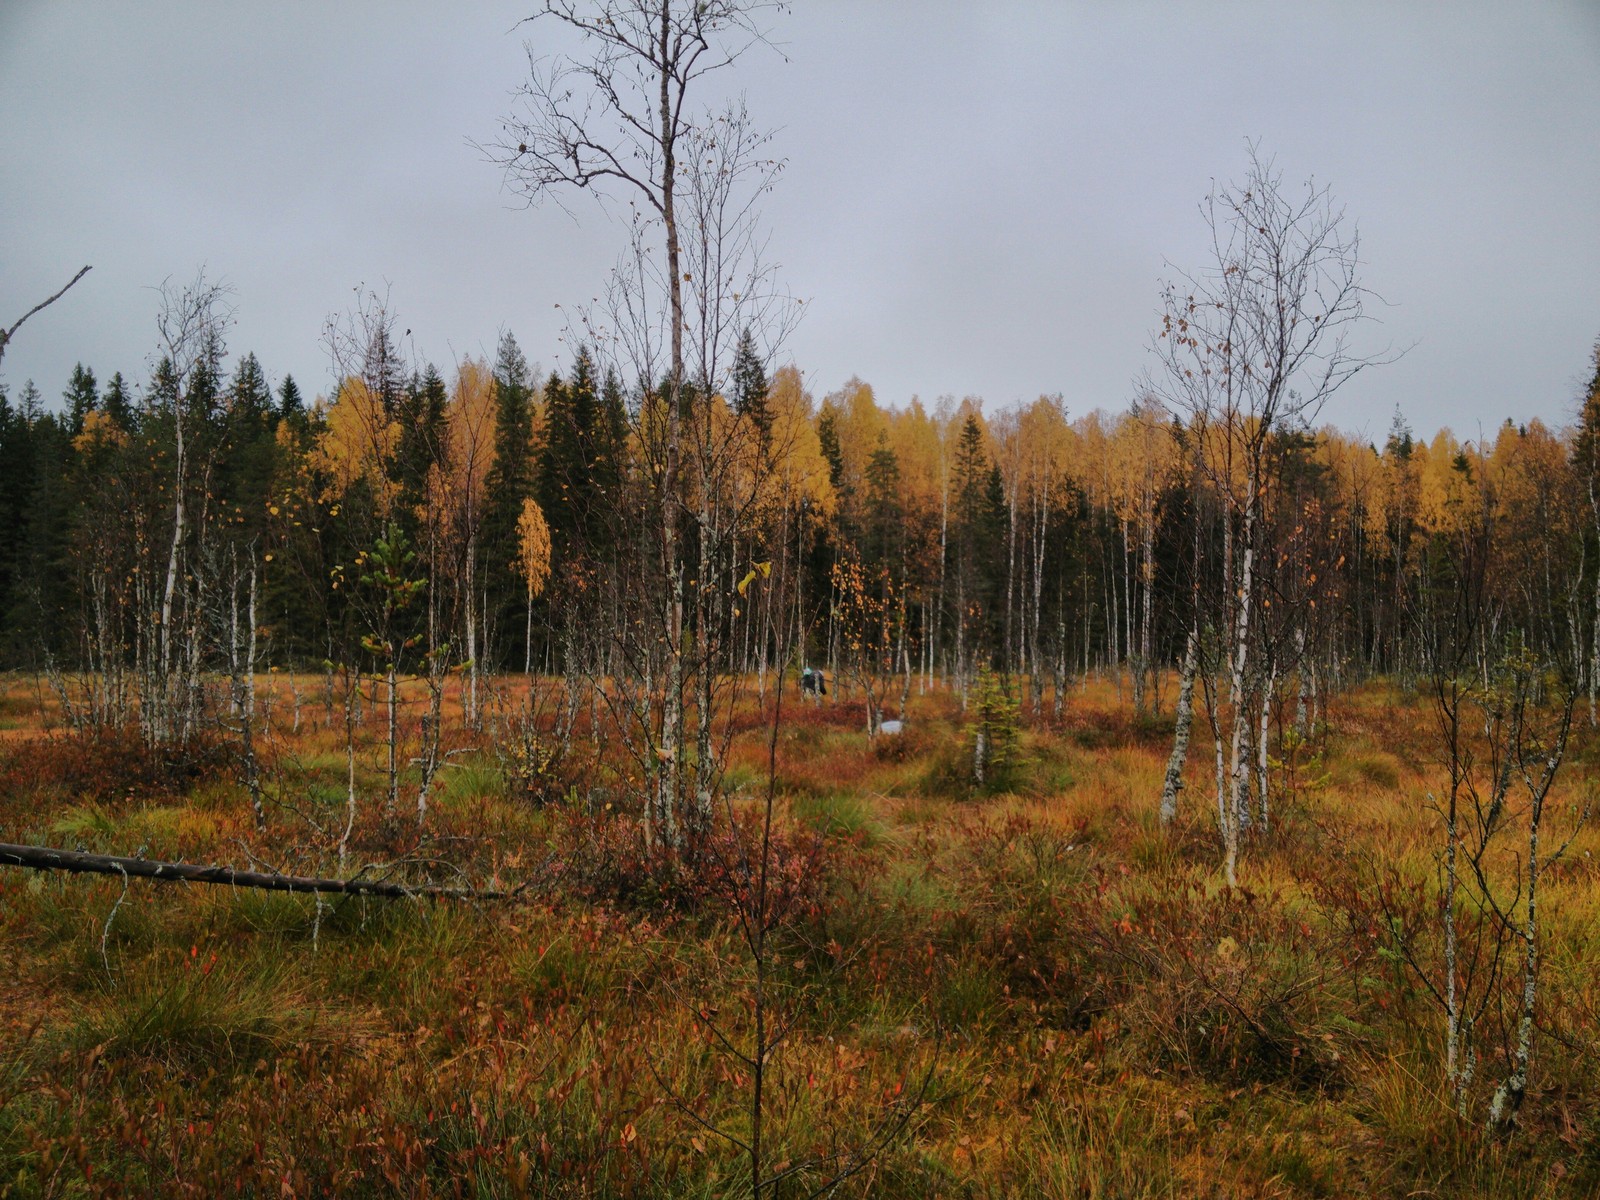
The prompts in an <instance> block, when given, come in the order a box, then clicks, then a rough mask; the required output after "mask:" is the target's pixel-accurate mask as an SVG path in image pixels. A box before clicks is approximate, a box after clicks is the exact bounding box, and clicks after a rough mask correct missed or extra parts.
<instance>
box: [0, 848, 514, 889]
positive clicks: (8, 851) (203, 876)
mask: <svg viewBox="0 0 1600 1200" xmlns="http://www.w3.org/2000/svg"><path fill="white" fill-rule="evenodd" d="M0 866H6V867H29V868H31V869H33V870H35V871H73V872H82V873H87V874H91V875H121V876H122V877H123V878H124V879H127V878H137V879H159V880H162V881H164V882H167V883H218V884H223V885H226V886H230V887H246V888H261V889H264V890H266V891H269V892H332V893H335V894H338V895H343V896H389V897H393V898H395V899H408V898H411V897H417V896H427V897H429V898H431V899H435V900H508V899H510V898H511V897H512V896H514V895H515V894H516V892H505V891H493V890H489V891H479V890H478V889H476V888H464V887H441V886H440V885H438V884H432V883H427V884H408V883H394V882H392V881H390V880H383V879H359V878H357V879H316V878H314V877H312V876H308V875H279V874H275V873H273V872H268V871H240V870H236V869H235V868H233V867H208V866H205V865H203V864H201V863H175V862H161V861H160V860H158V859H153V858H119V857H117V856H116V855H111V854H88V853H85V852H84V851H82V850H56V849H54V848H52V847H50V846H18V845H12V844H10V843H6V842H0Z"/></svg>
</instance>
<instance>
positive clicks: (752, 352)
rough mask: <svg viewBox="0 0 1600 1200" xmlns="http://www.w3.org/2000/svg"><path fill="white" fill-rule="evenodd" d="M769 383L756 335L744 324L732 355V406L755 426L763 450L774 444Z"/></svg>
mask: <svg viewBox="0 0 1600 1200" xmlns="http://www.w3.org/2000/svg"><path fill="white" fill-rule="evenodd" d="M769 390H770V384H769V382H768V380H767V371H766V368H765V366H763V365H762V362H761V355H760V354H758V353H757V352H756V341H755V337H754V336H753V335H752V334H751V332H750V327H749V326H748V325H747V326H745V330H744V333H743V334H741V335H740V337H739V348H738V349H737V350H736V351H735V352H734V356H733V408H734V411H735V412H737V413H738V414H739V415H740V416H742V417H744V418H746V419H747V420H748V421H750V423H751V424H752V425H753V426H754V427H755V429H756V431H757V435H758V436H759V437H760V439H761V447H762V449H763V451H765V450H769V449H770V448H771V445H772V409H771V408H770V406H769V405H768V402H767V393H768V391H769Z"/></svg>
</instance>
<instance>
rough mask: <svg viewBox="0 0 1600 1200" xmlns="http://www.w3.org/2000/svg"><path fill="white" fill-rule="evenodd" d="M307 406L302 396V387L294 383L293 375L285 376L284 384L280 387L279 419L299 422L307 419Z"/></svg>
mask: <svg viewBox="0 0 1600 1200" xmlns="http://www.w3.org/2000/svg"><path fill="white" fill-rule="evenodd" d="M305 411H306V404H305V400H304V399H302V398H301V395H300V385H299V384H297V383H296V382H295V381H294V376H293V375H285V376H284V377H283V382H282V383H281V384H279V385H278V419H279V420H280V421H299V420H303V419H304V417H305Z"/></svg>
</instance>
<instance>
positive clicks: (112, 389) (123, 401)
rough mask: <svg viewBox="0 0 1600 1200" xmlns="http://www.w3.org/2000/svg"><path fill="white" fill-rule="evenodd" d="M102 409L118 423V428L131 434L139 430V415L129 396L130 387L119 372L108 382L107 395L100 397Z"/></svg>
mask: <svg viewBox="0 0 1600 1200" xmlns="http://www.w3.org/2000/svg"><path fill="white" fill-rule="evenodd" d="M100 407H101V408H102V409H104V410H105V413H106V416H108V417H110V418H111V419H112V420H113V421H114V422H116V425H117V428H118V429H121V430H123V431H125V432H128V433H131V432H133V431H134V429H135V428H137V425H138V419H139V414H138V412H137V411H136V410H135V409H134V406H133V401H132V399H130V398H129V396H128V385H127V383H126V382H124V380H123V378H122V372H121V371H118V372H117V373H116V374H114V375H112V376H111V378H110V379H108V380H107V381H106V390H105V395H103V396H101V397H100Z"/></svg>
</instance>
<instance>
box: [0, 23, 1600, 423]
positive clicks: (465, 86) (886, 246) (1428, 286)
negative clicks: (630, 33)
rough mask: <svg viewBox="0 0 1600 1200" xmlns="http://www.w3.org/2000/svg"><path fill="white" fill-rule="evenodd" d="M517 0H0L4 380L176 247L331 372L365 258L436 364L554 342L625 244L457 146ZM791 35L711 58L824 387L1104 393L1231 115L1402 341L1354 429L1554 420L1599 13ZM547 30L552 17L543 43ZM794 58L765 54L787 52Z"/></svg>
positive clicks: (1236, 161) (1592, 257)
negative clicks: (1326, 197)
mask: <svg viewBox="0 0 1600 1200" xmlns="http://www.w3.org/2000/svg"><path fill="white" fill-rule="evenodd" d="M522 11H523V10H522V9H521V8H520V7H519V6H518V5H516V4H508V3H498V2H496V3H489V4H484V5H477V6H471V7H468V6H447V5H437V4H423V3H404V4H394V3H384V4H378V3H343V4H336V5H313V4H304V5H296V4H286V5H271V6H265V5H243V4H198V3H189V4H178V3H168V4H150V5H140V6H126V5H112V4H108V3H88V2H84V3H71V2H66V3H49V4H45V3H35V4H26V3H24V4H16V3H13V4H11V5H9V6H7V7H6V8H4V9H3V10H0V106H3V111H5V112H6V113H7V114H8V117H7V120H6V122H5V123H4V125H3V126H0V228H3V229H4V231H5V253H4V260H3V261H4V267H3V270H0V319H4V320H7V321H10V320H14V319H15V318H16V316H18V315H20V314H21V312H22V311H24V310H25V309H26V308H27V307H28V306H29V305H30V304H31V303H33V302H34V301H35V300H37V299H39V298H41V297H42V296H43V295H45V294H48V293H49V292H50V291H53V290H54V289H55V288H56V287H58V286H59V285H60V283H62V282H64V281H65V279H66V278H68V277H69V276H70V275H71V273H72V271H73V270H75V269H76V268H77V266H79V265H81V264H82V263H83V262H91V263H93V264H94V265H95V270H94V272H93V273H92V274H91V275H90V276H89V278H88V279H87V280H85V281H84V283H83V284H80V285H79V289H78V290H76V291H74V292H73V293H72V294H71V295H70V296H69V297H68V298H67V299H65V300H63V301H62V302H61V303H60V304H59V305H57V306H56V307H55V308H53V309H51V310H49V311H48V312H46V313H44V314H41V315H40V316H38V317H36V318H34V320H33V321H32V322H30V324H29V325H28V326H26V327H25V329H24V331H23V332H22V333H21V334H19V336H18V340H17V342H16V344H15V346H14V347H12V348H11V349H10V350H9V351H8V352H7V356H6V360H5V365H4V368H3V372H4V374H3V377H0V379H3V381H4V382H6V383H8V384H9V385H10V386H11V387H12V389H13V391H14V390H15V388H16V387H17V386H18V385H20V383H21V381H22V380H23V379H24V378H26V377H29V376H31V377H33V378H34V379H36V380H37V382H38V383H39V386H40V387H41V388H42V389H43V390H44V391H45V392H46V394H47V395H49V396H53V395H54V394H55V393H57V392H59V391H60V389H61V388H62V387H63V386H64V385H65V382H66V378H67V375H68V373H69V372H70V370H71V367H72V364H73V363H74V362H77V361H79V360H82V361H83V362H85V363H87V364H89V365H90V366H92V367H94V368H95V369H96V371H97V372H99V373H100V374H101V375H102V376H105V375H108V374H109V373H110V372H111V371H113V370H118V369H120V370H122V371H124V372H125V373H129V374H136V375H141V376H142V375H143V373H144V372H145V370H146V360H147V357H148V354H149V351H150V349H151V347H152V345H153V342H154V338H153V312H154V297H153V294H152V293H151V292H150V291H149V290H148V289H149V288H150V287H151V286H152V285H155V284H158V283H159V282H160V281H161V280H162V279H163V278H165V277H166V276H168V275H174V276H177V277H179V278H182V277H184V276H187V275H189V274H191V273H192V272H193V270H194V269H195V266H196V265H197V264H199V263H205V264H206V265H207V267H208V269H209V270H210V271H211V273H212V274H214V275H221V276H225V277H226V278H227V279H228V280H230V281H231V282H232V283H233V285H234V286H235V287H236V289H237V293H238V295H237V300H238V306H239V312H238V316H239V320H238V326H237V328H236V330H235V331H234V335H233V338H232V344H233V347H234V348H235V350H237V351H241V352H242V351H244V350H247V349H250V350H254V351H255V352H256V353H257V354H258V355H259V356H260V357H261V359H262V361H263V363H264V365H265V366H266V367H267V369H268V371H269V372H271V373H272V374H273V375H274V376H281V375H282V374H283V373H284V372H286V371H292V372H293V373H294V374H295V376H296V378H297V379H299V380H300V381H301V383H302V385H303V386H304V387H305V388H306V389H307V390H308V391H315V390H320V389H324V388H326V386H327V384H328V368H327V365H326V363H325V361H324V359H323V357H322V354H321V352H320V350H319V349H318V346H317V337H318V333H319V330H320V328H321V325H322V321H323V319H324V317H325V316H326V315H327V314H328V313H329V312H330V311H332V310H335V309H339V308H342V307H344V306H345V305H346V304H347V303H348V301H349V299H350V297H351V289H352V288H354V287H355V286H356V285H358V284H361V283H366V284H368V285H376V286H380V287H381V286H383V283H384V281H388V282H389V284H390V285H392V293H391V295H392V300H393V302H394V304H395V306H396V307H397V308H398V309H399V310H400V313H401V319H402V321H403V323H404V325H405V326H409V327H410V328H412V329H413V330H415V331H416V333H415V337H416V341H417V350H418V352H419V353H420V354H424V355H426V356H428V357H430V358H432V359H433V360H434V361H436V362H439V363H440V364H441V365H445V366H447V365H448V364H449V363H450V362H452V361H453V359H454V358H456V357H458V356H461V355H466V354H475V353H482V352H485V351H486V350H489V349H492V346H493V343H494V339H495V336H496V333H497V330H498V329H499V328H500V327H501V326H502V325H505V326H507V327H509V328H511V329H512V330H513V331H515V332H516V334H517V335H518V338H519V339H520V340H521V341H522V343H523V345H524V348H525V349H526V351H527V353H528V354H529V356H530V357H531V358H537V359H540V360H542V361H543V362H544V363H545V364H546V365H547V366H548V365H550V364H552V363H553V362H555V361H557V360H558V359H559V357H560V354H561V346H560V344H559V343H558V341H557V336H558V333H559V330H560V327H561V318H560V315H559V313H558V312H557V311H556V309H555V305H556V304H557V303H568V304H571V303H573V302H581V301H583V300H586V299H587V298H588V297H590V296H592V295H593V294H594V293H595V292H596V290H597V287H598V284H599V281H600V279H601V277H602V275H603V273H604V271H605V270H606V269H607V267H609V265H610V263H611V261H612V258H613V255H614V253H615V250H616V248H617V245H618V241H619V238H620V230H619V229H618V227H617V226H616V225H615V224H613V223H611V222H608V221H607V220H606V219H605V218H604V217H603V216H602V214H601V213H600V212H599V211H598V210H597V209H595V208H594V207H593V206H592V205H590V204H588V203H587V202H585V201H584V200H583V199H582V198H579V199H578V200H577V202H575V203H574V205H573V209H574V211H575V212H576V213H577V214H579V216H580V218H581V220H580V221H579V222H577V223H574V222H573V221H572V220H570V219H569V218H568V217H567V216H565V215H564V214H562V213H561V212H560V211H559V210H557V209H554V208H549V209H544V210H539V211H532V212H530V211H525V210H524V209H523V208H522V206H521V204H520V202H519V201H518V200H517V198H516V197H514V196H512V195H510V194H509V193H507V192H505V191H504V190H503V189H502V187H501V183H500V179H499V177H498V174H497V172H496V171H495V169H494V168H493V167H491V166H489V165H487V164H485V163H484V162H483V161H481V158H480V156H479V155H478V153H477V152H476V151H474V150H473V149H472V148H471V146H470V145H469V139H471V138H488V137H491V136H492V135H493V133H494V131H495V129H496V124H497V118H498V117H499V116H500V115H501V114H502V113H503V112H504V111H505V109H506V107H507V103H508V100H507V94H508V92H509V91H510V89H511V88H512V87H514V86H515V84H516V83H517V81H518V80H519V78H520V77H521V75H522V72H523V69H524V66H525V56H524V52H523V49H522V42H523V40H524V38H525V37H529V36H533V37H536V38H539V39H541V40H543V39H548V38H549V37H550V36H551V34H550V33H549V31H546V30H544V29H543V28H541V27H537V26H536V27H531V28H530V27H522V28H521V29H516V30H514V28H513V27H514V26H515V24H516V21H517V18H518V17H519V16H521V15H522ZM775 40H776V41H777V42H779V43H781V46H782V51H783V56H782V57H780V56H779V55H778V54H777V53H772V52H758V53H757V54H756V55H753V56H752V57H751V58H750V59H748V60H746V61H745V63H744V64H742V65H741V67H740V68H739V69H738V71H737V72H728V73H726V75H725V77H724V78H723V79H721V80H719V81H715V85H716V86H717V87H719V88H724V89H726V90H729V91H737V90H742V91H744V92H745V93H746V94H747V96H748V100H749V105H750V108H751V110H752V111H753V112H754V113H755V114H756V115H757V116H758V118H760V119H761V120H763V121H766V122H770V123H771V124H772V125H774V126H778V127H781V129H780V133H779V136H778V139H777V146H778V150H779V152H780V153H782V154H783V155H785V156H786V157H787V159H788V169H787V171H786V173H785V175H784V177H783V179H782V180H781V182H780V184H779V187H778V190H777V191H776V193H775V194H774V195H773V196H772V198H771V200H770V202H769V204H768V205H767V208H766V212H767V217H768V220H769V222H770V224H771V226H772V229H773V242H772V249H773V252H774V254H775V255H776V257H777V258H778V259H780V260H781V262H782V264H783V266H784V269H785V277H786V278H787V280H788V282H789V284H790V286H791V287H792V288H793V289H794V290H795V291H796V292H797V293H798V294H800V295H802V296H806V297H808V298H809V299H810V301H811V303H810V308H809V312H808V315H807V317H806V320H805V321H804V323H803V324H802V325H801V327H800V329H799V330H798V332H797V333H796V335H795V336H794V338H793V340H792V342H791V344H790V347H789V352H790V353H791V354H792V355H793V357H794V358H795V360H796V361H797V362H798V363H799V364H800V365H801V366H802V367H803V368H805V370H806V372H807V376H808V379H809V381H810V383H811V385H812V387H813V388H814V389H815V390H817V391H819V392H821V391H826V390H830V389H832V388H835V387H837V386H839V384H841V383H842V382H843V381H844V380H845V379H846V378H847V377H848V376H850V375H852V374H856V375H860V376H861V377H862V378H864V379H867V380H868V381H870V382H871V383H872V384H873V385H874V387H875V388H876V390H877V392H878V395H879V396H880V397H881V398H882V399H883V400H885V401H888V402H891V403H898V402H903V401H905V400H906V399H908V398H909V397H910V396H911V395H912V394H920V395H921V396H923V397H924V398H925V399H932V398H933V397H935V396H937V395H939V394H942V393H952V394H956V395H964V394H969V393H970V394H977V395H982V396H984V397H986V398H987V399H988V401H989V403H990V404H991V405H999V404H1006V403H1011V402H1013V401H1016V400H1024V399H1029V398H1031V397H1033V396H1035V395H1037V394H1039V393H1041V392H1057V391H1059V392H1061V393H1063V394H1064V395H1065V397H1066V399H1067V402H1068V404H1069V405H1070V406H1071V408H1072V409H1073V410H1074V411H1079V412H1082V411H1085V410H1087V409H1091V408H1094V407H1096V406H1107V407H1117V406H1120V405H1122V404H1124V403H1125V402H1126V401H1127V399H1128V398H1129V396H1130V395H1131V389H1132V382H1131V381H1132V380H1133V378H1134V377H1135V376H1136V375H1137V374H1138V373H1139V371H1140V370H1141V369H1142V368H1143V366H1144V365H1145V353H1144V345H1145V340H1146V337H1147V334H1148V330H1149V328H1150V326H1151V324H1152V321H1153V315H1154V312H1155V298H1156V290H1157V286H1158V282H1159V280H1160V279H1161V278H1162V277H1163V276H1164V275H1165V274H1168V273H1170V267H1168V266H1167V264H1168V263H1171V264H1176V265H1177V266H1180V267H1181V266H1189V265H1198V264H1199V263H1200V261H1201V258H1202V255H1203V251H1204V239H1203V229H1202V226H1201V224H1200V220H1199V216H1198V212H1197V204H1198V201H1199V200H1200V199H1201V197H1202V196H1203V195H1204V193H1205V191H1206V189H1207V188H1208V186H1209V185H1210V181H1211V180H1212V179H1213V178H1214V177H1215V178H1222V179H1226V178H1228V177H1230V176H1235V175H1238V174H1239V173H1240V172H1241V170H1242V168H1243V164H1244V144H1245V139H1246V138H1260V139H1261V143H1262V145H1263V147H1264V148H1265V149H1266V150H1268V151H1269V152H1271V153H1273V154H1275V155H1276V156H1277V159H1278V162H1279V164H1280V166H1281V167H1282V168H1283V170H1284V171H1285V173H1286V175H1287V176H1288V177H1289V178H1290V179H1300V178H1304V177H1305V176H1307V175H1311V174H1315V176H1316V177H1317V178H1318V179H1319V180H1323V181H1326V182H1328V183H1330V184H1331V185H1332V186H1333V188H1334V191H1335V194H1336V195H1337V196H1338V197H1339V198H1340V199H1341V200H1342V201H1343V202H1344V204H1345V205H1346V207H1347V209H1348V212H1349V214H1350V215H1351V217H1352V218H1354V219H1355V220H1357V221H1358V222H1359V224H1360V227H1361V231H1362V235H1363V251H1364V257H1365V259H1366V260H1367V262H1368V276H1367V278H1368V282H1369V283H1370V284H1371V285H1372V286H1373V287H1374V288H1375V289H1376V290H1377V291H1378V292H1380V293H1381V294H1382V295H1383V296H1384V297H1385V298H1386V299H1387V300H1388V301H1389V302H1390V307H1388V308H1385V309H1384V310H1382V318H1383V323H1382V325H1381V326H1377V327H1374V328H1373V329H1372V330H1371V337H1372V345H1373V346H1374V347H1375V348H1376V347H1381V346H1382V345H1385V344H1389V343H1394V344H1397V345H1406V344H1410V343H1413V342H1415V343H1416V347H1415V349H1413V350H1412V351H1411V352H1410V353H1409V354H1408V355H1407V356H1406V357H1405V358H1404V359H1403V360H1402V361H1401V362H1399V363H1397V364H1395V365H1393V366H1390V367H1386V368H1384V369H1382V370H1381V371H1374V372H1372V373H1370V374H1369V375H1365V376H1362V377H1360V378H1358V380H1357V381H1356V382H1355V383H1353V384H1352V385H1351V386H1350V388H1349V389H1348V391H1347V392H1346V393H1344V394H1341V396H1340V398H1339V399H1338V400H1337V402H1336V404H1335V406H1334V408H1333V409H1331V410H1330V411H1329V412H1328V413H1326V414H1325V416H1326V417H1327V418H1328V419H1330V420H1333V421H1334V422H1336V423H1338V424H1340V425H1342V426H1344V427H1346V428H1352V429H1365V430H1366V431H1368V432H1369V433H1370V434H1371V435H1372V436H1373V437H1374V438H1381V437H1382V436H1383V434H1384V432H1385V431H1386V430H1387V427H1388V423H1389V419H1390V415H1391V413H1392V412H1393V410H1394V408H1395V406H1396V405H1399V406H1400V407H1401V408H1402V409H1403V410H1404V411H1405V413H1406V415H1407V416H1408V417H1409V418H1410V420H1411V422H1412V424H1413V425H1414V426H1415V427H1416V428H1417V429H1419V430H1420V431H1424V432H1431V430H1432V429H1433V428H1434V427H1435V426H1437V425H1439V424H1442V423H1448V424H1451V425H1452V426H1453V427H1455V429H1456V430H1457V432H1458V433H1460V434H1462V435H1463V436H1473V435H1475V434H1476V432H1477V430H1478V429H1479V428H1480V427H1482V428H1484V429H1486V430H1492V428H1493V427H1494V426H1495V425H1497V424H1498V423H1499V422H1500V421H1501V420H1502V419H1504V417H1506V416H1512V417H1514V418H1516V419H1518V420H1522V419H1526V418H1528V417H1531V416H1540V417H1543V418H1544V419H1546V420H1549V421H1561V420H1564V419H1565V418H1566V416H1567V414H1568V413H1569V411H1570V405H1571V401H1572V400H1573V397H1574V393H1575V388H1576V381H1577V380H1578V379H1579V378H1580V376H1582V375H1583V374H1584V373H1585V366H1586V362H1587V357H1588V353H1589V350H1590V347H1591V346H1592V344H1593V342H1594V338H1595V336H1596V334H1597V333H1600V220H1596V218H1595V199H1594V198H1595V197H1596V196H1597V195H1600V155H1597V154H1596V152H1595V145H1594V130H1595V129H1596V128H1600V89H1596V88H1595V87H1594V83H1593V81H1594V80H1595V79H1596V78H1597V77H1600V10H1597V9H1596V8H1595V7H1594V6H1592V5H1589V4H1580V3H1571V4H1562V3H1548V4H1543V5H1539V6H1502V5H1494V4H1466V5H1452V6H1449V7H1448V8H1444V7H1439V6H1432V5H1407V6H1398V5H1391V4H1359V3H1348V2H1344V3H1326V4H1305V5H1295V6H1281V5H1267V4H1256V3H1248V4H1247V3H1235V4H1226V3H1185V4H1158V3H1153V2H1152V3H1129V4H1116V5H1113V4H1109V3H1084V4H1076V5H1065V4H1034V5H1024V4H1009V5H1008V4H997V5H967V4H959V5H958V4H953V3H951V4H934V5H928V4H916V5H912V4H903V5H902V4H872V5H865V4H843V3H833V4H827V3H818V4H802V5H800V6H798V7H797V9H796V11H794V12H793V13H791V14H790V15H789V16H788V17H785V18H780V20H779V22H778V24H777V25H776V27H775ZM552 48H553V43H552ZM785 58H786V59H787V61H785Z"/></svg>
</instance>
